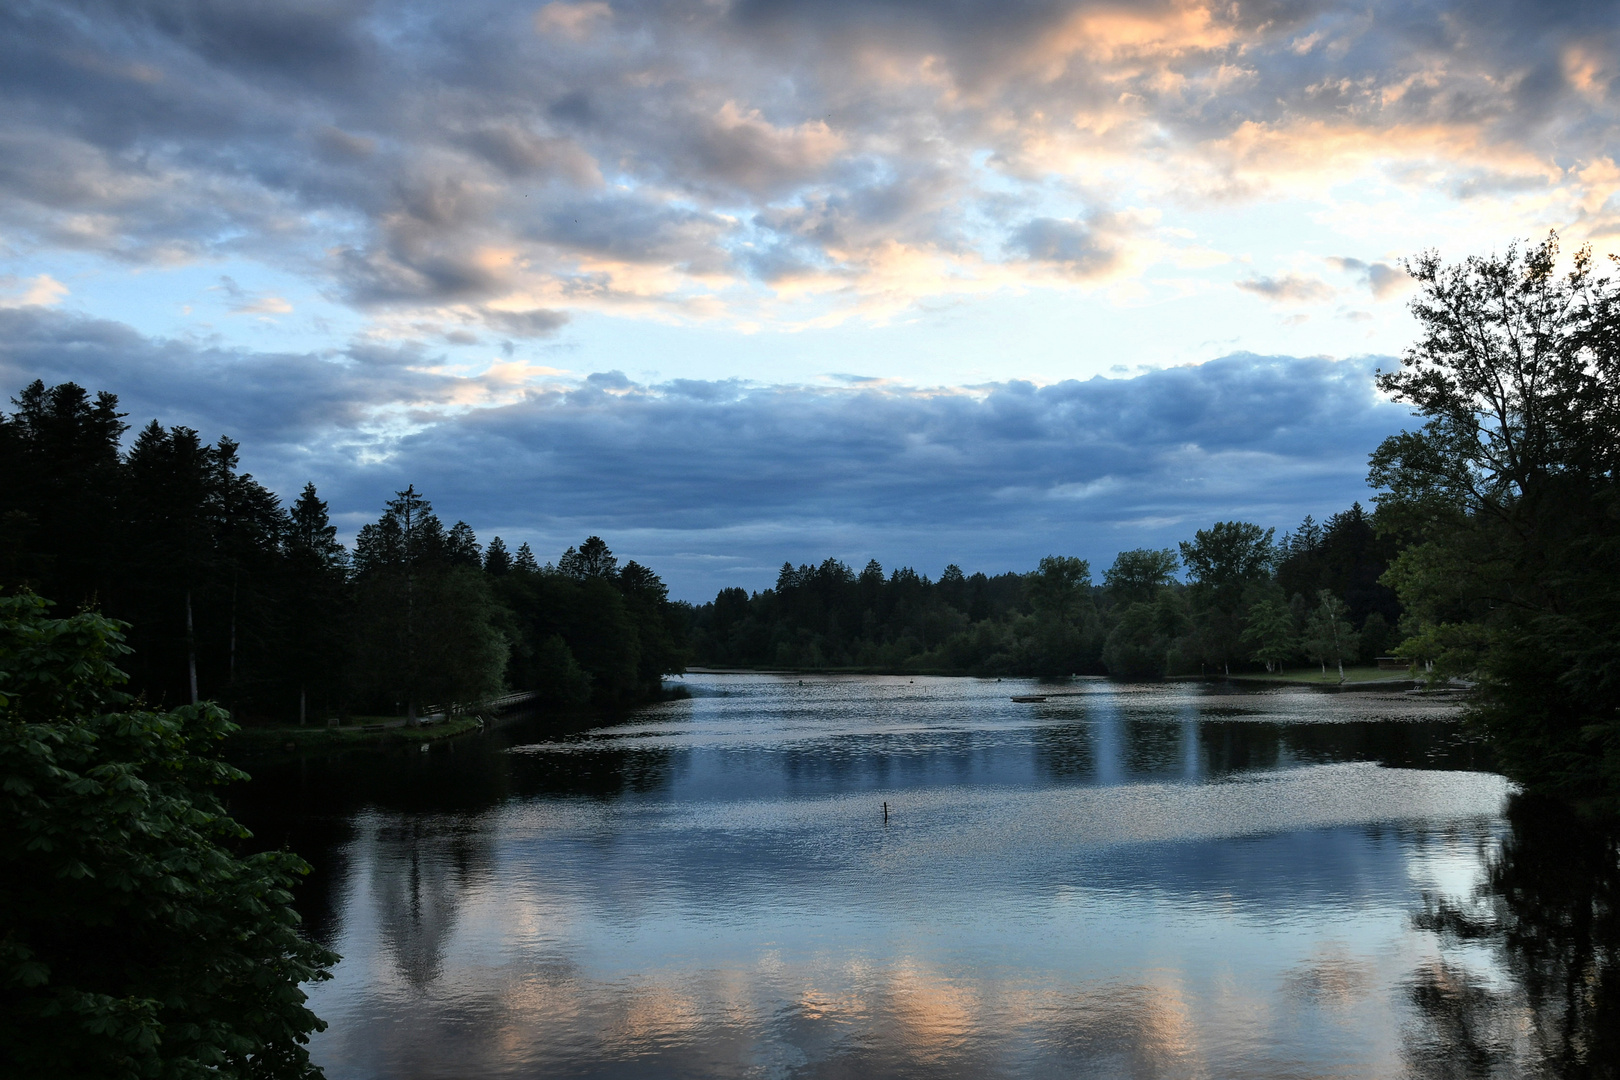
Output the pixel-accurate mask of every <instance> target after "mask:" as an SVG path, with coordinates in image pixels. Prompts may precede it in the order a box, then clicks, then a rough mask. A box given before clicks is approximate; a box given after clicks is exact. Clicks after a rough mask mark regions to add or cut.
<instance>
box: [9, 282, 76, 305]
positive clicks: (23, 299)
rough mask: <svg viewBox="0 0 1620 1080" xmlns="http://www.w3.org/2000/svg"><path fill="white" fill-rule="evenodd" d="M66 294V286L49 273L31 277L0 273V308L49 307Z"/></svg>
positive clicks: (58, 301)
mask: <svg viewBox="0 0 1620 1080" xmlns="http://www.w3.org/2000/svg"><path fill="white" fill-rule="evenodd" d="M67 294H68V287H67V286H66V285H64V284H62V283H61V282H60V281H57V280H56V279H55V278H53V277H51V275H49V274H37V275H35V276H34V277H31V278H19V277H15V276H13V275H9V274H0V308H14V307H29V306H39V307H50V306H51V305H52V304H56V303H60V302H61V300H62V298H63V297H64V296H66V295H67Z"/></svg>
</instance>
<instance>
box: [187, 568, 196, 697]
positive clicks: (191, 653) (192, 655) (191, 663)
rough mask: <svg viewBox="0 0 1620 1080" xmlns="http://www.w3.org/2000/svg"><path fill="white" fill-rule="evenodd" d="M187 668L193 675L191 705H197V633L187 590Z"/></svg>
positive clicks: (189, 593)
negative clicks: (193, 623) (192, 620)
mask: <svg viewBox="0 0 1620 1080" xmlns="http://www.w3.org/2000/svg"><path fill="white" fill-rule="evenodd" d="M186 666H187V669H188V670H189V672H190V674H191V703H192V704H193V705H195V704H197V633H196V630H195V628H194V627H193V626H192V622H191V590H190V589H187V590H186Z"/></svg>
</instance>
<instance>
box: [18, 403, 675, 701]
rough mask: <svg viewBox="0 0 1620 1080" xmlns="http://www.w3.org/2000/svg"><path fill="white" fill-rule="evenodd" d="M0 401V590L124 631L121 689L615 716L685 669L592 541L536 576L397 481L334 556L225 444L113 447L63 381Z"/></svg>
mask: <svg viewBox="0 0 1620 1080" xmlns="http://www.w3.org/2000/svg"><path fill="white" fill-rule="evenodd" d="M13 405H14V410H13V411H12V413H11V414H10V415H6V414H0V477H3V478H4V483H3V484H0V585H4V586H5V587H6V588H7V589H8V590H17V589H21V588H27V589H31V590H32V591H34V592H35V593H37V594H39V595H41V596H45V597H49V598H51V599H53V600H55V601H56V602H57V603H59V604H60V605H61V608H62V610H64V611H73V610H77V609H79V608H81V607H91V608H96V609H99V610H100V611H102V612H104V613H105V614H107V615H109V616H112V617H114V618H117V619H120V620H123V621H125V622H127V623H129V624H130V629H129V643H130V645H131V646H132V647H133V650H134V651H133V652H132V653H131V654H130V655H129V656H128V657H127V658H126V661H125V666H126V667H127V668H128V669H129V673H130V675H131V686H132V689H133V690H134V691H135V692H136V693H137V694H139V695H142V696H144V698H145V699H146V700H147V701H149V702H151V703H152V704H154V705H172V704H175V703H183V702H196V701H199V700H202V699H210V700H216V701H220V702H223V703H225V704H227V705H228V706H230V707H231V708H232V709H233V710H235V711H236V712H237V714H238V715H239V716H241V715H245V716H248V717H255V716H260V717H275V718H286V717H291V716H294V715H297V716H299V717H300V718H301V719H302V718H305V717H308V716H327V715H333V714H338V713H350V712H356V713H375V712H395V711H399V712H403V713H406V714H407V715H414V714H416V713H418V712H419V711H420V710H421V709H423V708H424V707H426V706H429V705H441V704H450V703H453V702H470V701H476V700H479V699H482V698H485V697H489V696H492V695H495V694H497V693H499V692H501V691H502V690H503V689H505V688H511V689H520V690H530V689H534V690H539V691H541V692H542V693H543V695H544V696H545V697H546V698H547V699H549V700H550V701H552V702H554V703H557V704H560V705H577V704H583V703H585V702H596V703H599V704H623V703H629V702H633V701H637V700H642V699H644V698H646V697H648V696H650V695H653V694H656V692H657V690H658V687H659V683H660V679H661V677H662V676H663V675H664V674H666V673H670V672H676V671H680V670H681V669H682V666H683V663H684V658H685V652H684V648H685V642H684V632H685V624H686V620H687V614H686V607H685V605H679V604H674V603H672V602H670V600H669V599H668V595H667V591H666V589H665V587H664V584H663V582H661V581H660V580H659V578H658V575H657V574H655V573H653V572H652V571H651V570H649V569H647V568H646V567H644V566H641V565H639V564H637V563H634V562H630V563H626V564H625V565H624V566H622V567H621V566H619V564H618V560H617V559H615V557H614V556H613V553H612V552H611V551H609V550H608V547H607V545H606V544H605V543H603V542H602V541H601V540H600V539H599V538H597V537H591V538H590V539H588V540H587V541H585V543H584V544H582V545H580V546H579V547H578V548H577V549H576V548H570V549H569V550H568V552H567V553H565V554H564V555H563V556H562V557H561V559H560V560H559V561H558V563H557V564H556V565H550V564H547V565H545V566H541V565H540V564H539V562H538V560H537V559H536V558H535V556H534V554H533V552H532V551H530V550H529V547H528V545H527V544H524V545H521V546H520V547H519V548H518V549H517V551H516V552H510V551H508V550H507V548H506V545H505V544H504V543H503V542H502V541H501V539H500V538H499V537H496V538H494V539H493V540H491V541H490V543H489V546H488V548H487V550H486V549H485V548H483V547H482V546H481V545H480V544H479V542H478V539H477V537H476V536H475V535H474V533H473V530H472V529H471V528H470V527H469V526H468V525H467V524H466V523H465V522H457V523H456V524H455V525H454V526H452V527H450V528H448V529H447V528H445V527H444V524H443V523H442V522H441V521H440V520H439V518H438V517H437V516H436V515H435V514H434V513H433V508H432V506H431V505H430V504H429V503H428V501H427V500H426V499H425V498H424V497H423V495H422V494H421V493H420V492H418V491H417V490H416V489H415V487H414V486H413V487H410V488H407V489H406V490H405V491H402V492H399V493H397V495H396V497H395V498H393V499H392V500H389V501H388V503H387V504H386V506H385V507H384V510H383V513H382V515H381V516H380V517H379V518H378V520H377V521H376V522H373V523H371V524H368V525H366V526H365V527H364V528H362V529H361V530H360V533H359V535H358V537H357V538H356V543H355V548H354V551H353V552H352V553H351V552H349V551H348V550H346V549H345V548H344V546H343V545H342V544H341V543H339V541H338V539H337V529H336V528H335V527H334V526H333V525H332V524H331V522H330V520H329V517H328V512H327V504H326V503H325V502H324V501H323V500H322V499H321V498H320V497H319V495H318V493H317V492H316V490H315V487H314V485H313V484H308V485H305V487H304V489H303V491H302V492H301V493H300V495H299V496H298V498H297V499H296V500H294V501H293V503H292V505H291V506H286V507H284V506H283V505H282V504H281V502H280V500H279V499H278V498H277V497H276V496H275V494H273V493H272V492H270V491H269V490H268V489H266V488H265V487H264V486H263V485H262V484H260V483H259V482H258V481H257V480H255V479H254V478H253V477H252V476H251V475H250V474H247V473H244V472H242V471H241V470H240V467H239V460H238V453H237V445H236V443H234V442H232V441H231V440H230V439H228V438H223V437H222V438H220V439H219V440H218V441H217V442H214V443H205V442H203V441H202V439H201V437H200V436H199V435H198V433H197V432H195V431H193V430H191V429H190V428H186V427H180V426H175V427H169V428H165V427H163V426H162V425H161V424H159V423H158V422H157V421H155V420H154V421H152V422H151V423H150V424H148V425H147V426H146V427H145V428H143V429H142V430H141V431H140V432H139V434H137V435H136V437H135V438H134V440H133V441H132V442H131V443H130V445H129V448H128V450H127V451H125V450H124V449H123V437H124V435H125V433H126V431H127V430H128V426H127V425H126V424H125V423H124V414H122V413H120V412H119V411H118V400H117V398H116V397H114V396H113V395H112V394H109V393H105V392H102V393H99V394H96V395H94V396H92V395H90V394H89V393H87V392H86V391H85V390H84V389H83V388H81V387H79V386H77V385H75V384H73V383H63V384H61V385H59V386H53V387H46V386H45V385H44V383H43V382H39V381H36V382H34V383H32V384H31V385H29V386H28V387H26V388H25V389H24V390H23V391H22V393H21V394H20V395H19V396H18V397H16V398H14V399H13Z"/></svg>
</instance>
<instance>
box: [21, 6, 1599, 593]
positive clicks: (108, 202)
mask: <svg viewBox="0 0 1620 1080" xmlns="http://www.w3.org/2000/svg"><path fill="white" fill-rule="evenodd" d="M1617 46H1620V5H1615V4H1612V3H1607V4H1598V3H1591V4H1584V3H1559V2H1552V3H1518V4H1513V3H1503V2H1491V0H1485V2H1469V3H1433V2H1427V0H1417V2H1412V0H1404V2H1401V3H1394V2H1389V3H1381V2H1373V3H1360V4H1349V3H1342V2H1331V0H1298V2H1283V0H1276V2H1271V0H1267V2H1256V3H1249V2H1243V0H1240V2H1236V3H1198V2H1173V0H1172V2H1146V3H1090V2H1082V3H1074V2H1066V0H1049V2H1048V0H1000V2H997V3H987V2H980V3H968V2H963V0H927V2H925V0H864V2H854V0H816V2H814V3H811V2H802V0H737V2H727V0H672V2H668V3H637V2H623V0H621V2H601V0H587V2H581V3H565V2H552V3H540V4H536V3H527V4H521V3H512V2H505V0H468V2H463V3H457V4H440V3H428V2H425V0H390V2H351V0H330V2H314V0H120V2H118V3H97V2H74V0H53V2H49V3H33V2H30V0H13V2H10V3H7V4H5V5H0V390H4V391H5V393H6V394H7V395H9V394H15V393H16V392H17V391H18V390H20V389H21V387H22V386H23V385H25V384H26V383H28V382H30V381H32V380H33V379H36V378H39V379H44V380H45V381H46V382H47V383H55V382H61V381H65V380H72V381H75V382H78V383H80V384H81V385H83V386H86V387H87V388H89V389H92V390H109V391H112V392H113V393H116V394H118V396H119V399H120V401H121V403H122V407H123V408H124V409H125V410H126V411H127V412H128V414H129V420H130V422H131V423H134V424H137V425H140V424H144V423H146V422H147V421H149V420H151V419H153V418H158V419H160V420H161V421H162V422H163V423H165V424H176V423H178V424H185V425H187V426H190V427H194V428H196V429H198V430H199V431H200V432H201V433H202V434H203V435H204V437H205V438H209V439H213V438H217V437H218V436H220V435H229V436H231V437H232V438H235V439H237V440H239V441H240V442H241V443H242V444H243V455H242V457H243V464H244V466H245V467H246V468H247V469H249V470H250V471H252V472H253V473H254V475H256V476H257V477H258V478H259V479H260V480H262V481H263V482H264V483H266V484H267V485H268V486H270V487H271V488H272V489H273V490H275V491H276V492H278V493H279V494H281V495H282V496H283V497H284V498H289V497H291V496H294V495H296V493H297V492H298V490H299V489H301V488H302V486H303V484H304V483H305V482H306V481H313V482H314V483H315V484H316V486H317V488H318V489H319V490H320V492H321V494H322V496H323V497H324V498H326V499H328V500H329V502H330V503H331V506H332V511H333V514H334V519H335V520H336V522H337V523H338V524H339V526H340V528H341V529H342V530H343V532H344V534H345V535H352V533H353V532H354V530H356V529H357V528H358V527H359V526H360V525H361V524H363V523H364V522H365V521H367V520H371V519H374V518H375V517H376V515H377V514H378V512H379V511H380V509H381V505H382V502H383V501H384V499H386V498H387V497H388V496H389V495H390V494H391V493H392V492H393V491H394V490H396V489H398V488H402V487H404V486H405V485H406V484H408V483H414V484H416V485H417V487H418V488H419V489H421V490H423V491H425V493H426V494H427V495H428V497H429V498H430V499H431V500H432V501H433V503H434V505H435V507H436V508H437V510H438V511H439V513H440V515H441V517H443V518H444V519H445V520H446V522H447V523H448V522H453V521H455V520H457V519H465V520H466V521H467V522H468V523H469V524H471V525H472V526H473V527H474V529H475V530H477V532H478V534H479V536H480V537H481V538H483V539H485V540H487V539H488V538H489V537H491V536H493V535H497V534H498V535H501V536H502V537H503V539H505V540H506V542H507V544H508V546H509V547H514V548H515V547H516V546H517V544H518V543H519V542H523V541H527V542H529V543H530V544H531V545H532V546H533V548H534V550H535V551H536V552H537V554H538V555H539V556H540V558H541V560H542V561H546V560H547V559H555V558H556V556H557V555H558V554H559V553H560V552H561V551H562V550H563V549H564V548H565V547H567V546H568V545H569V544H577V543H578V542H579V541H580V540H582V539H584V537H586V536H588V535H591V534H599V535H601V536H602V537H603V538H604V539H606V540H607V541H608V543H609V544H610V546H612V547H613V548H614V550H615V551H616V552H617V553H618V554H619V555H620V556H621V558H634V559H636V560H637V561H640V562H643V563H645V564H647V565H649V566H652V567H653V568H654V569H655V570H658V571H659V572H660V573H661V574H662V575H663V577H664V578H665V580H666V581H667V582H668V583H669V584H670V586H671V592H672V595H674V596H676V597H678V598H682V599H688V600H694V601H701V600H704V599H707V598H708V597H711V596H712V595H713V593H714V591H715V590H716V589H718V588H720V587H722V586H727V585H741V586H744V587H747V588H763V587H766V586H768V585H769V584H770V583H771V582H772V581H774V579H775V576H776V568H778V567H779V566H780V565H781V564H782V562H783V561H784V560H791V561H793V562H795V563H798V562H805V561H820V560H821V559H824V558H827V557H829V556H833V557H838V558H842V559H844V560H845V561H846V562H849V563H851V564H852V565H855V566H857V567H859V566H860V565H863V564H864V563H865V562H866V560H867V559H869V558H876V559H878V560H879V561H880V562H882V563H883V564H884V565H885V566H886V567H890V568H892V567H894V566H898V565H911V566H915V567H916V568H917V569H918V570H919V571H920V572H923V573H927V574H930V575H933V576H937V575H938V574H939V572H940V570H941V569H942V568H943V567H944V566H945V564H946V563H949V562H955V563H958V564H959V565H961V566H962V567H963V568H964V569H965V570H967V571H968V572H969V573H971V572H973V571H975V570H984V571H986V572H991V573H994V572H999V571H1003V570H1009V569H1015V570H1024V569H1028V568H1030V567H1032V566H1033V565H1034V563H1035V562H1036V561H1037V560H1038V559H1039V558H1040V557H1041V556H1043V555H1046V554H1054V553H1056V554H1073V555H1079V556H1081V557H1083V558H1087V559H1089V560H1091V562H1092V565H1093V568H1094V570H1095V571H1096V572H1097V573H1098V574H1099V575H1100V572H1101V570H1102V568H1103V567H1105V566H1106V565H1107V564H1108V563H1109V562H1111V561H1112V559H1113V557H1114V555H1115V553H1116V552H1118V551H1120V550H1123V549H1127V548H1134V547H1143V546H1147V547H1162V546H1171V545H1173V544H1174V543H1175V542H1176V541H1177V540H1181V539H1185V538H1188V537H1190V536H1191V535H1192V533H1193V531H1194V530H1195V529H1198V528H1203V527H1207V526H1208V525H1209V524H1210V523H1212V522H1214V521H1216V520H1231V519H1243V520H1250V521H1255V522H1258V523H1260V524H1262V525H1266V526H1276V527H1277V528H1278V530H1279V532H1281V531H1282V530H1284V529H1287V528H1290V527H1292V526H1294V525H1295V524H1297V522H1298V521H1299V519H1300V518H1301V517H1302V516H1303V515H1304V514H1306V513H1311V514H1314V515H1316V516H1317V517H1318V518H1320V517H1323V516H1325V515H1327V514H1331V513H1333V512H1335V511H1337V510H1342V509H1344V508H1345V507H1347V506H1348V505H1349V504H1350V503H1351V502H1352V501H1353V500H1357V499H1359V500H1362V501H1364V502H1365V501H1367V500H1368V499H1369V497H1370V496H1371V495H1372V494H1373V493H1372V492H1371V491H1369V490H1368V489H1367V487H1366V483H1365V476H1366V461H1367V455H1368V453H1369V452H1370V451H1371V450H1372V449H1373V448H1374V447H1375V446H1376V445H1377V443H1378V442H1379V440H1381V439H1382V438H1383V437H1385V436H1387V435H1388V434H1391V433H1392V432H1394V431H1397V430H1399V429H1400V428H1401V427H1403V426H1410V425H1412V424H1413V423H1414V422H1415V421H1414V420H1413V419H1412V418H1411V416H1410V415H1409V413H1408V411H1407V410H1406V409H1405V408H1404V407H1402V406H1401V405H1399V404H1397V403H1394V402H1390V401H1387V400H1385V399H1383V398H1382V397H1381V396H1380V395H1379V393H1378V391H1377V390H1376V387H1375V385H1374V383H1373V373H1374V372H1375V371H1376V370H1377V369H1379V368H1380V367H1382V368H1384V369H1388V368H1390V367H1392V366H1394V365H1397V364H1398V363H1399V357H1400V355H1401V353H1402V351H1403V349H1405V348H1406V346H1407V345H1408V344H1409V342H1410V341H1411V340H1412V338H1413V335H1414V332H1415V323H1414V322H1413V320H1412V318H1411V316H1410V314H1409V313H1408V312H1407V309H1406V304H1407V302H1408V301H1409V300H1410V299H1411V297H1412V291H1411V287H1410V282H1409V279H1408V278H1407V277H1406V275H1405V273H1404V272H1403V271H1402V269H1401V265H1400V260H1401V259H1403V258H1406V257H1410V256H1413V255H1416V254H1417V253H1419V252H1421V251H1424V250H1428V249H1434V250H1437V251H1439V252H1440V254H1441V256H1442V257H1443V258H1445V259H1447V260H1448V261H1457V260H1461V259H1462V258H1464V257H1466V256H1469V255H1474V254H1488V253H1490V252H1493V251H1501V250H1504V249H1505V248H1506V247H1507V245H1508V244H1510V243H1512V242H1514V241H1515V240H1516V239H1517V240H1520V241H1525V240H1531V241H1534V240H1539V239H1540V238H1542V237H1544V236H1545V235H1546V234H1547V233H1548V231H1549V230H1557V231H1558V233H1559V234H1560V238H1561V244H1562V246H1563V249H1564V250H1565V251H1566V252H1573V251H1574V250H1576V249H1577V248H1579V247H1580V246H1581V245H1583V244H1590V245H1592V247H1593V248H1594V250H1596V251H1597V252H1598V253H1599V254H1605V255H1606V254H1609V253H1611V252H1615V251H1620V199H1616V198H1615V192H1616V190H1617V184H1620V166H1617V165H1616V163H1615V157H1616V153H1617V150H1616V141H1617V140H1616V133H1617V132H1616V119H1617V110H1616V105H1617V102H1620V84H1617V83H1616V81H1615V79H1616V75H1617V74H1620V67H1617V66H1616V62H1617V61H1616V57H1617ZM4 407H5V406H4V405H3V404H0V408H4Z"/></svg>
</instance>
